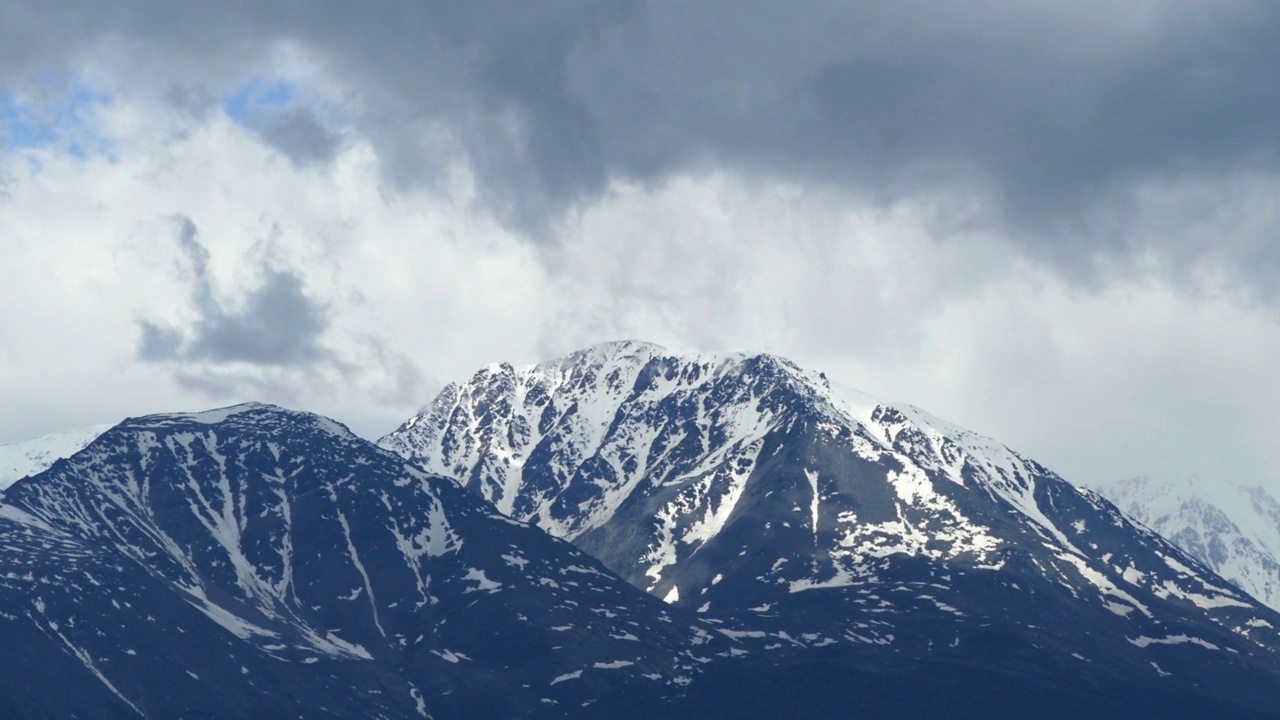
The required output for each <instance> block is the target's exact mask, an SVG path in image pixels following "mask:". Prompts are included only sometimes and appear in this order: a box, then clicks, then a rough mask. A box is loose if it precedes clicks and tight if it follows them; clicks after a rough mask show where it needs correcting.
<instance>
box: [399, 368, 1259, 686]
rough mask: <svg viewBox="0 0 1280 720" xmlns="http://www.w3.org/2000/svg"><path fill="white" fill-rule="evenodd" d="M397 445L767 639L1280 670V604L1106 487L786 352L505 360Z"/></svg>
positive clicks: (420, 418)
mask: <svg viewBox="0 0 1280 720" xmlns="http://www.w3.org/2000/svg"><path fill="white" fill-rule="evenodd" d="M380 444H382V445H383V446H384V447H387V448H390V449H392V450H395V451H397V452H399V453H401V454H403V455H405V456H407V457H411V458H414V459H417V460H418V461H419V462H421V463H423V464H424V465H425V466H426V467H428V468H430V469H431V470H432V471H434V472H438V473H441V474H445V475H449V476H451V477H454V478H457V479H458V480H459V481H460V482H461V483H463V484H464V485H465V486H466V487H468V488H470V489H472V490H473V491H474V492H476V493H478V494H480V495H481V496H483V497H485V498H488V499H490V500H492V501H493V502H494V503H495V505H496V506H497V507H498V508H499V509H500V510H502V511H503V512H504V513H508V514H510V515H511V516H513V517H516V518H519V519H521V520H526V521H528V522H531V523H535V524H537V525H538V526H539V527H542V528H543V529H545V530H547V531H548V532H551V533H552V534H555V535H558V536H561V537H564V538H567V539H570V540H572V541H573V542H574V543H575V544H577V545H578V546H579V547H581V548H583V549H584V550H586V551H588V552H589V553H591V554H593V555H595V556H596V557H598V558H600V559H601V560H603V561H604V562H605V564H606V565H608V566H609V567H610V568H611V569H613V570H614V571H615V572H617V573H618V574H620V575H621V576H623V577H624V578H626V579H628V580H629V581H631V582H632V583H633V584H635V585H636V586H637V587H641V588H644V589H645V590H647V591H649V592H651V593H652V594H654V595H657V596H658V597H662V598H664V599H666V600H668V601H669V602H672V603H674V604H675V605H677V606H680V607H685V608H688V609H691V610H694V611H697V612H701V613H703V615H704V617H708V618H715V619H716V620H717V621H718V622H720V623H721V628H722V630H724V631H725V632H726V633H727V634H730V635H731V636H733V637H735V638H739V639H745V640H747V641H753V642H755V643H756V646H755V647H756V648H757V649H758V650H760V651H768V650H773V651H777V652H792V651H795V648H815V647H819V648H825V647H829V646H834V645H840V646H850V647H858V646H870V647H885V648H890V649H892V650H893V651H894V652H904V653H916V654H918V655H920V656H924V655H927V654H930V653H932V654H937V653H948V652H954V653H956V656H957V657H961V656H964V657H967V658H968V659H969V660H972V659H973V656H972V655H966V653H968V652H970V651H969V650H967V649H966V647H967V646H968V645H972V644H977V645H981V644H983V643H987V644H988V646H989V647H1000V648H1001V650H1000V653H1003V654H1004V655H1005V656H1006V657H1007V658H1008V659H1009V661H1010V662H1011V663H1014V664H1016V663H1020V662H1024V661H1027V660H1026V658H1027V657H1028V656H1029V654H1035V653H1039V652H1040V651H1042V650H1044V649H1045V648H1050V647H1051V648H1054V650H1053V652H1054V653H1057V656H1058V657H1067V658H1071V660H1069V662H1075V663H1079V664H1081V665H1082V666H1087V667H1091V668H1094V669H1096V670H1097V672H1098V673H1100V674H1105V673H1109V672H1117V670H1116V669H1117V668H1129V669H1130V670H1132V669H1133V668H1142V670H1143V672H1146V673H1149V674H1150V675H1152V676H1159V675H1161V674H1163V673H1191V672H1201V670H1200V669H1198V668H1200V666H1201V665H1202V664H1204V662H1205V661H1204V658H1203V656H1201V657H1195V655H1196V653H1205V652H1206V651H1207V652H1208V653H1212V654H1213V655H1214V657H1215V660H1214V662H1215V663H1221V667H1226V666H1232V667H1233V668H1235V667H1237V666H1238V665H1241V664H1243V665H1247V666H1249V667H1250V668H1253V670H1257V671H1258V672H1262V673H1270V672H1273V671H1274V669H1275V664H1276V656H1275V651H1276V649H1277V648H1280V634H1278V633H1277V628H1280V617H1278V616H1277V615H1276V614H1275V613H1273V612H1272V611H1271V610H1270V609H1268V608H1265V607H1261V606H1259V605H1258V603H1256V602H1255V601H1254V600H1253V599H1252V598H1249V597H1248V596H1246V595H1244V594H1243V593H1241V592H1239V591H1238V590H1237V589H1235V588H1233V587H1231V586H1230V585H1229V584H1227V583H1225V582H1224V581H1222V580H1221V578H1218V577H1217V576H1216V575H1214V574H1213V573H1212V572H1210V571H1208V570H1207V569H1206V568H1204V567H1203V566H1202V565H1201V564H1199V563H1198V562H1196V561H1195V560H1193V559H1191V558H1189V557H1187V556H1186V555H1185V554H1183V553H1182V552H1181V551H1180V550H1178V549H1177V548H1176V547H1175V546H1173V545H1172V544H1170V543H1169V542H1167V541H1165V540H1164V539H1162V538H1160V537H1158V536H1157V535H1155V534H1153V533H1151V532H1149V531H1147V530H1145V529H1143V528H1140V527H1137V526H1135V525H1133V524H1132V523H1131V522H1130V521H1129V520H1128V519H1126V518H1125V517H1124V516H1123V514H1121V513H1120V512H1118V511H1117V510H1116V509H1115V507H1113V506H1112V505H1111V504H1110V503H1108V502H1107V501H1105V500H1104V499H1102V498H1101V497H1100V496H1098V495H1096V494H1094V493H1092V492H1089V491H1082V490H1079V489H1077V488H1075V487H1073V486H1072V485H1070V484H1069V483H1067V482H1065V481H1063V480H1062V479H1061V478H1059V477H1058V476H1056V475H1055V474H1053V473H1052V472H1050V471H1049V470H1047V469H1045V468H1044V467H1042V466H1040V465H1039V464H1038V463H1036V462H1034V461H1032V460H1029V459H1027V458H1024V457H1023V456H1021V455H1019V454H1018V453H1016V452H1014V451H1012V450H1009V449H1008V448H1006V447H1005V446H1003V445H1001V444H1000V443H998V442H995V441H993V440H990V439H987V438H983V437H981V436H978V435H976V434H974V433H971V432H968V431H965V430H963V429H960V428H957V427H955V426H953V425H950V424H948V423H945V422H943V421H940V420H938V419H936V418H933V417H931V416H929V415H928V414H926V413H924V412H922V411H920V410H917V409H915V408H911V407H909V406H894V405H890V404H887V403H883V402H880V401H877V400H875V399H874V398H870V397H868V396H866V395H863V394H861V393H858V392H856V391H852V390H848V389H844V388H841V387H838V386H836V385H833V384H832V383H830V382H829V381H828V380H827V378H826V377H825V376H823V375H821V374H819V373H814V372H809V371H805V370H802V369H800V368H798V367H796V366H795V365H793V364H792V363H790V362H788V361H786V360H782V359H780V358H776V357H772V356H768V355H760V356H728V357H681V356H677V355H673V354H671V353H668V352H666V351H665V350H663V349H662V348H659V347H656V346H653V345H647V344H642V343H613V344H608V345H603V346H599V347H595V348H591V349H589V350H585V351H582V352H578V353H574V354H572V355H570V356H568V357H566V358H563V359H561V360H557V361H552V362H548V363H543V364H540V365H537V366H533V367H527V368H521V369H516V368H513V367H511V366H509V365H493V366H490V367H488V368H486V369H484V370H482V371H480V372H479V373H477V374H476V375H475V376H474V377H473V378H472V379H471V380H470V381H469V382H467V383H464V384H460V385H451V386H448V387H447V388H446V389H445V390H444V391H443V392H442V393H441V394H440V396H439V397H438V398H436V399H435V400H434V401H433V402H432V403H431V404H430V405H429V406H428V407H427V408H426V409H424V411H423V412H422V413H420V414H419V415H417V416H415V417H414V418H411V419H410V420H409V421H408V422H406V423H405V424H404V425H403V426H402V427H401V428H399V429H398V430H396V431H395V432H393V433H392V434H390V435H388V436H387V437H385V438H383V439H382V440H381V441H380ZM1081 627H1087V628H1089V630H1088V631H1087V632H1081V631H1080V630H1079V628H1081ZM992 638H999V639H998V640H993V639H992ZM993 643H994V644H993ZM1018 648H1022V649H1026V650H1027V653H1022V652H1021V651H1019V650H1018ZM1032 648H1034V649H1035V650H1034V652H1033V651H1032ZM1251 671H1252V670H1251ZM1224 672H1227V671H1224ZM1230 672H1234V670H1233V671H1230Z"/></svg>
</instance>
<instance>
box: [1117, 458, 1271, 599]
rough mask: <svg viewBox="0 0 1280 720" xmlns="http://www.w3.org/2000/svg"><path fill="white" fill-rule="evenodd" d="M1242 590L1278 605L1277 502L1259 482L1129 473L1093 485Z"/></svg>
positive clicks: (1131, 514) (1133, 515)
mask: <svg viewBox="0 0 1280 720" xmlns="http://www.w3.org/2000/svg"><path fill="white" fill-rule="evenodd" d="M1097 490H1098V492H1100V493H1101V494H1102V495H1104V496H1106V497H1107V499H1109V500H1110V501H1111V502H1113V503H1115V504H1116V505H1117V506H1119V507H1120V508H1121V509H1122V510H1124V511H1125V512H1126V513H1128V514H1129V515H1130V516H1131V517H1133V518H1134V519H1136V520H1138V521H1139V522H1141V523H1143V524H1144V525H1146V526H1148V527H1150V528H1151V529H1153V530H1155V531H1156V532H1158V533H1160V534H1161V535H1164V536H1165V537H1167V538H1169V539H1170V540H1172V541H1173V542H1174V543H1176V544H1177V545H1178V546H1179V547H1181V548H1182V549H1183V550H1185V551H1186V552H1187V553H1188V554H1190V555H1191V556H1192V557H1195V558H1196V559H1197V560H1199V561H1200V562H1203V563H1204V564H1205V565H1206V566H1208V567H1210V568H1212V569H1213V570H1214V571H1215V572H1217V573H1218V574H1219V575H1222V576H1223V577H1224V578H1227V579H1228V580H1230V581H1232V582H1233V583H1235V584H1236V585H1238V586H1239V587H1240V588H1242V589H1243V590H1244V591H1245V592H1248V593H1249V594H1250V595H1252V596H1254V597H1256V598H1258V599H1259V600H1261V601H1262V602H1264V603H1266V604H1267V605H1270V606H1271V607H1273V608H1276V609H1280V502H1278V501H1277V500H1276V498H1275V497H1274V496H1273V495H1271V493H1269V492H1267V490H1266V489H1264V488H1262V487H1259V486H1252V487H1249V486H1243V485H1238V484H1234V483H1230V482H1224V481H1210V480H1205V479H1202V478H1199V477H1196V476H1194V475H1186V476H1181V477H1166V478H1156V477H1135V478H1129V479H1126V480H1120V481H1116V482H1112V483H1106V484H1103V485H1099V486H1098V487H1097Z"/></svg>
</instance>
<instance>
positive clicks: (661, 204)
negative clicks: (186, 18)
mask: <svg viewBox="0 0 1280 720" xmlns="http://www.w3.org/2000/svg"><path fill="white" fill-rule="evenodd" d="M159 107H160V106H156V105H150V104H148V101H147V100H146V99H145V98H141V99H140V98H130V97H129V96H127V95H124V94H117V95H116V96H115V97H114V99H113V101H112V102H110V103H106V104H105V105H103V106H101V107H97V108H96V109H95V111H94V112H95V113H97V114H96V115H95V118H96V119H95V122H96V123H97V124H98V126H99V127H100V129H101V135H102V136H103V137H105V138H108V139H109V140H110V143H109V147H110V153H109V155H107V154H92V155H90V156H88V157H78V156H76V155H74V154H70V153H68V152H65V151H64V150H65V149H64V148H60V147H58V146H56V145H55V146H49V147H45V148H37V149H27V150H22V151H20V152H14V153H10V154H8V155H5V156H2V158H0V165H2V170H0V172H2V173H3V175H4V176H5V177H7V178H8V184H7V186H6V194H5V195H4V196H3V197H0V250H2V251H3V274H4V282H3V283H0V337H3V338H4V342H3V343H0V367H3V373H0V397H2V398H4V402H5V411H4V413H2V414H0V440H5V439H18V438H22V437H27V436H34V435H38V434H40V433H42V432H46V431H49V430H55V429H59V428H69V427H77V426H84V425H89V424H93V423H97V422H103V421H109V420H113V419H118V418H120V417H123V416H125V415H137V414H142V413H146V412H156V411H167V410H178V409H191V408H200V407H204V406H210V405H214V404H219V403H223V402H230V401H235V400H242V399H250V398H253V399H262V400H267V401H276V402H282V403H285V404H288V405H292V406H295V407H300V408H304V409H311V410H315V411H318V412H323V413H326V414H329V415H332V416H334V417H337V418H338V419H340V420H344V421H346V422H349V423H351V424H352V425H353V426H355V428H356V429H357V431H360V432H363V433H366V434H376V433H378V432H382V431H385V430H389V429H390V428H391V427H392V426H393V425H394V424H395V423H396V422H398V421H399V420H401V419H403V418H404V417H406V416H407V415H408V414H409V413H411V412H412V411H413V410H414V409H416V408H417V407H418V406H419V405H421V404H422V403H424V402H426V401H427V400H428V399H429V394H430V393H431V392H432V391H433V390H434V389H435V388H436V387H438V386H439V384H440V383H442V382H444V381H448V380H454V379H465V378H466V377H467V376H469V374H470V373H471V372H472V371H473V370H474V369H476V368H477V367H478V366H480V365H482V364H485V363H488V362H491V361H497V360H509V361H513V362H533V361H536V360H538V359H540V358H542V357H546V356H550V355H553V354H558V353H562V352H566V351H569V350H572V349H575V348H577V347H580V346H583V345H586V344H590V343H594V342H599V341H602V340H608V339H614V338H618V337H638V338H643V339H649V340H653V341H657V342H661V343H665V344H669V345H671V346H673V347H676V348H690V349H700V350H763V351H769V352H775V353H777V354H781V355H786V356H789V357H792V358H793V359H795V360H797V361H798V362H801V363H802V364H805V365H808V366H811V367H815V368H818V369H823V370H825V371H827V372H828V374H830V375H831V376H832V377H836V378H841V379H843V380H844V381H845V382H847V383H849V384H851V385H855V386H859V387H862V388H863V389H865V390H867V391H870V392H873V393H876V394H879V395H882V396H885V397H887V398H889V399H893V400H900V401H907V402H912V403H915V404H918V405H921V406H923V407H926V408H928V409H930V410H931V411H933V412H935V413H936V414H938V415H941V416H943V417H947V418H949V419H952V420H954V421H956V422H959V423H961V424H965V425H969V426H972V427H974V428H975V429H977V430H980V431H984V432H987V433H989V434H992V435H994V436H996V437H999V438H1001V439H1003V440H1005V441H1006V442H1008V443H1009V444H1010V445H1011V446H1013V447H1015V448H1016V449H1020V450H1022V451H1024V452H1026V453H1028V454H1030V455H1031V456H1033V457H1036V458H1038V459H1040V460H1042V461H1043V462H1045V463H1046V464H1048V465H1049V466H1051V467H1054V468H1056V469H1059V470H1060V471H1061V472H1063V473H1064V474H1066V475H1067V476H1068V477H1070V478H1073V479H1077V480H1081V481H1093V480H1102V479H1109V478H1111V477H1116V476H1120V475H1127V474H1134V473H1138V472H1151V471H1173V472H1185V471H1194V472H1199V473H1201V474H1203V475H1206V476H1213V475H1215V474H1228V473H1229V474H1231V475H1233V476H1238V477H1239V476H1243V477H1242V478H1241V479H1245V480H1249V481H1261V480H1266V479H1268V478H1270V477H1280V466H1277V465H1276V463H1275V461H1274V460H1271V459H1270V452H1269V448H1270V443H1271V441H1272V438H1274V437H1275V436H1276V435H1277V433H1280V421H1277V419H1276V413H1275V412H1274V408H1275V407H1277V406H1278V405H1280V391H1278V390H1275V389H1273V388H1274V387H1280V384H1277V383H1273V382H1271V373H1272V370H1271V368H1270V367H1269V359H1270V358H1274V357H1277V350H1280V328H1277V327H1276V323H1275V321H1274V319H1273V315H1274V313H1273V312H1272V310H1271V308H1270V307H1269V306H1266V305H1258V304H1250V303H1249V302H1248V296H1247V295H1244V294H1241V293H1238V292H1236V291H1235V290H1234V288H1233V287H1232V286H1231V285H1230V283H1229V282H1228V281H1227V279H1226V278H1229V277H1230V276H1231V275H1230V274H1229V273H1228V274H1222V273H1216V274H1215V273H1208V274H1205V273H1199V274H1196V273H1190V274H1189V275H1184V276H1180V278H1179V279H1176V280H1169V279H1162V278H1165V277H1166V276H1167V275H1166V274H1165V273H1163V272H1162V271H1161V270H1160V268H1155V269H1152V268H1148V267H1143V266H1141V265H1134V266H1126V267H1125V268H1123V269H1122V270H1120V271H1117V272H1116V273H1114V275H1112V276H1111V277H1110V279H1109V280H1107V281H1106V282H1101V283H1098V284H1097V285H1093V286H1089V287H1081V286H1078V285H1073V284H1071V283H1069V282H1067V281H1064V280H1063V279H1061V277H1060V276H1059V275H1058V274H1056V273H1054V272H1052V271H1050V270H1048V269H1046V268H1045V267H1043V266H1041V265H1039V264H1037V263H1036V262H1034V261H1033V260H1030V259H1028V258H1027V257H1026V256H1025V255H1023V254H1021V253H1020V252H1019V251H1018V250H1017V248H1018V247H1020V246H1021V245H1020V244H1018V243H1014V242H1013V241H1012V240H1010V239H1007V238H1001V237H996V236H993V235H991V234H987V233H984V232H982V231H981V230H975V229H974V228H981V227H983V226H982V225H981V223H973V222H969V221H968V220H969V219H971V218H973V217H980V216H981V215H982V212H983V208H982V207H981V201H980V199H976V198H968V197H957V196H954V195H952V196H941V195H938V196H918V197H914V198H912V199H910V200H904V201H900V202H898V203H896V204H893V205H890V206H884V205H882V204H881V203H879V202H878V201H877V200H876V199H874V198H867V197H862V196H859V195H857V194H855V193H852V192H844V191H840V192H837V191H829V192H817V191H815V190H813V188H811V187H801V186H797V185H791V184H788V183H785V182H781V181H776V180H761V179H758V178H756V179H753V178H750V177H747V176H745V175H743V174H741V173H732V172H729V171H720V172H712V173H704V174H683V175H679V176H676V177H674V178H672V179H671V180H669V181H667V182H663V183H655V184H653V185H634V184H628V183H624V182H614V183H613V184H612V185H611V188H610V190H609V191H608V192H606V193H605V194H604V195H603V196H601V197H599V198H597V199H595V200H592V201H590V202H588V203H586V204H583V205H581V206H579V207H578V208H577V210H576V211H575V212H573V213H570V214H568V215H566V216H565V217H563V218H562V219H561V220H560V221H559V222H558V225H557V228H556V231H555V235H556V241H555V242H552V243H542V244H539V243H534V242H530V241H529V240H528V239H526V238H523V237H521V236H519V235H518V234H517V232H516V231H514V230H512V229H510V228H509V227H507V226H504V225H503V224H502V223H501V222H500V221H499V219H497V218H495V217H494V216H493V215H492V214H491V213H489V212H488V211H487V210H485V209H484V206H483V205H481V204H479V203H477V202H476V192H477V191H476V186H475V182H474V180H473V176H472V174H471V172H470V169H469V168H468V166H467V165H466V164H465V163H464V162H462V160H461V158H460V157H459V156H458V155H456V154H453V153H451V152H449V150H448V143H447V138H444V139H443V140H441V142H440V144H439V148H440V153H439V155H438V156H437V157H438V161H439V162H440V165H441V167H440V170H441V172H440V173H439V177H440V178H441V179H440V181H439V182H438V183H437V184H436V185H433V186H432V187H429V188H428V187H411V188H407V189H406V188H403V187H401V188H389V187H388V186H387V184H386V182H385V173H384V172H383V167H384V164H385V163H386V162H387V161H388V159H387V158H385V157H383V156H382V155H380V152H381V153H385V152H387V151H385V150H381V151H380V150H379V149H378V146H375V145H374V144H373V143H371V142H370V141H369V140H368V139H367V138H365V137H363V136H362V135H361V134H360V132H359V128H352V129H350V130H349V131H347V133H348V134H347V135H346V136H345V139H344V142H343V144H342V145H341V146H340V148H339V149H338V150H337V151H336V154H335V156H334V158H333V160H332V162H329V163H325V164H317V163H307V164H298V163H293V162H290V161H289V159H288V158H286V157H285V156H284V155H282V154H281V153H280V152H279V151H278V150H276V149H274V148H273V147H272V146H270V145H268V144H266V143H265V141H264V140H263V139H262V138H261V137H260V136H258V135H256V134H255V133H254V132H252V131H251V130H248V129H246V128H244V127H242V126H241V125H238V124H237V123H235V122H233V121H232V120H231V119H229V118H227V117H226V116H225V115H223V114H221V113H220V112H208V113H204V114H184V113H182V112H177V111H172V110H170V111H165V112H162V111H160V110H159ZM1248 187H1250V188H1253V189H1255V190H1256V189H1257V188H1258V187H1261V186H1258V185H1248ZM1262 195H1263V194H1262V193H1261V191H1258V192H1256V193H1255V194H1253V195H1250V197H1253V198H1261V197H1262ZM1161 197H1163V196H1161ZM1152 202H1154V201H1152ZM1257 203H1261V200H1258V201H1257ZM1261 207H1262V205H1260V204H1255V205H1248V206H1246V207H1244V209H1243V210H1241V212H1242V213H1244V215H1245V216H1248V217H1253V216H1257V214H1258V213H1261V212H1263V210H1260V209H1259V208H1261ZM1268 207H1269V206H1268ZM177 217H185V218H189V219H190V220H191V222H192V223H194V225H195V226H196V227H198V228H199V233H200V239H201V242H202V243H203V244H204V246H205V247H206V248H207V249H208V251H209V255H210V259H209V271H210V278H211V288H212V292H213V293H214V295H215V296H216V297H217V298H218V301H219V303H221V304H222V306H224V307H225V308H227V309H228V312H234V311H235V310H236V309H237V308H240V307H242V304H243V303H244V302H245V301H246V299H247V298H248V297H250V293H251V292H253V291H254V289H255V288H258V287H260V285H261V282H262V278H263V277H264V276H263V273H264V272H266V271H268V270H278V271H288V272H291V273H294V274H296V276H297V277H298V279H299V280H300V282H301V286H302V289H303V290H304V292H305V293H306V294H307V296H308V297H309V298H310V299H312V300H314V301H315V302H316V303H317V304H319V305H322V306H324V307H326V308H328V313H329V314H328V316H327V317H328V324H327V325H326V326H325V328H324V332H323V334H322V335H321V336H320V337H319V338H317V340H316V341H317V343H319V345H320V346H322V347H323V348H325V350H326V352H327V353H328V354H327V355H326V360H325V361H324V362H318V363H315V364H311V365H304V366H298V367H289V366H283V367H268V366H260V365H254V364H251V363H245V362H216V361H213V360H208V359H203V360H201V359H191V358H187V359H178V360H175V361H173V362H172V363H169V364H159V365H157V364H148V363H145V362H142V361H140V360H139V359H138V348H139V339H140V332H141V330H140V327H139V321H140V320H148V321H153V322H157V323H162V324H164V325H165V326H172V327H175V328H187V327H191V326H192V324H193V323H195V322H196V321H197V320H198V319H199V308H197V307H195V306H194V304H193V303H192V301H191V287H192V286H191V283H192V281H193V278H192V276H191V268H190V264H189V263H188V262H187V261H186V260H185V258H184V255H183V251H182V249H181V248H180V247H179V244H178V241H177V237H178V235H177V233H178V225H177V223H176V221H175V218H177ZM1238 221H1239V218H1238V217H1235V216H1225V217H1218V218H1211V219H1210V220H1206V221H1205V222H1204V223H1201V224H1197V225H1196V226H1195V227H1194V228H1193V231H1194V232H1195V233H1198V234H1200V235H1201V236H1208V235H1211V234H1212V233H1213V232H1214V228H1215V227H1217V228H1225V227H1231V226H1235V225H1237V224H1238ZM1264 224H1265V223H1264ZM1167 229H1168V230H1169V232H1177V228H1172V227H1170V228H1167ZM1189 232H1190V231H1189ZM1196 267H1203V266H1196ZM202 388H203V389H202Z"/></svg>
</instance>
